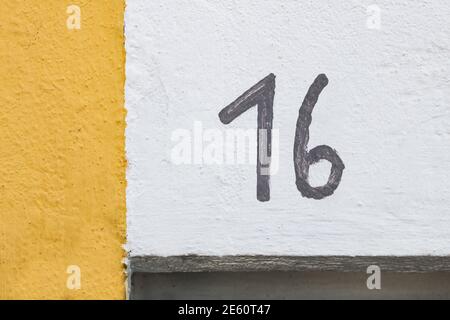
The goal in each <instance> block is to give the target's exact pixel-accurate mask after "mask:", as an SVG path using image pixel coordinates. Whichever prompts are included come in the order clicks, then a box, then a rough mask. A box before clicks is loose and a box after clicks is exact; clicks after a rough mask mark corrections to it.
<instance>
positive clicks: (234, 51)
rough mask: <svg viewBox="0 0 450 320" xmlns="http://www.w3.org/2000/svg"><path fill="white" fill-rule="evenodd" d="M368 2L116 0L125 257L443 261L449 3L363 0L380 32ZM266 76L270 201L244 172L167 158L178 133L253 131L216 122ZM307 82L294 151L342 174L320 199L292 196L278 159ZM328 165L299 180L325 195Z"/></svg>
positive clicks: (449, 218)
mask: <svg viewBox="0 0 450 320" xmlns="http://www.w3.org/2000/svg"><path fill="white" fill-rule="evenodd" d="M372 4H373V2H369V1H325V0H320V1H290V0H289V1H288V0H286V1H275V0H271V1H264V0H247V1H223V0H189V1H181V0H178V1H164V0H152V1H145V0H128V1H127V12H126V20H125V22H126V38H127V40H126V49H127V84H126V105H127V109H128V119H127V121H128V128H127V156H128V161H129V168H128V191H127V206H128V245H127V246H128V249H129V250H130V252H131V255H132V256H137V255H162V256H168V255H180V254H205V255H226V254H231V255H235V254H272V255H426V254H431V255H448V254H450V233H449V229H450V209H449V207H450V181H449V174H450V63H449V61H450V59H449V58H450V28H449V20H448V17H449V16H450V2H449V1H447V0H428V1H424V0H421V1H406V0H402V1H400V0H398V1H386V0H384V1H381V0H380V1H376V5H377V6H378V8H379V9H380V10H381V15H380V17H381V21H380V25H379V26H378V25H377V21H376V20H377V19H376V10H375V11H374V10H373V8H375V7H369V6H370V5H372ZM368 8H369V9H368ZM375 9H376V8H375ZM374 12H375V13H374ZM374 19H375V21H374ZM269 73H274V74H275V75H276V77H277V80H276V81H277V82H276V95H275V105H274V122H273V126H274V128H275V129H278V130H279V144H278V151H279V170H278V172H277V173H276V174H274V175H273V176H272V177H271V200H270V201H269V202H264V203H263V202H259V201H257V200H256V195H255V190H256V169H255V165H254V164H244V165H229V164H222V165H217V164H216V165H211V164H207V163H203V164H195V163H194V164H181V165H176V164H174V163H173V157H172V156H171V152H172V151H173V148H174V147H175V146H177V141H172V140H171V137H172V134H174V132H175V133H177V132H180V131H176V130H179V129H187V130H191V131H193V128H194V123H195V122H197V124H198V123H201V125H202V126H203V128H204V129H205V130H206V129H216V130H220V131H219V132H223V134H225V132H227V130H229V129H233V128H255V127H256V110H255V109H252V110H250V111H247V112H246V113H245V114H244V115H242V116H241V117H239V118H238V119H236V120H235V121H233V122H232V123H231V124H230V125H228V126H225V125H223V124H222V123H221V122H220V121H219V118H218V113H219V112H220V111H221V109H222V108H223V107H225V106H226V105H227V104H229V103H231V102H232V101H233V100H234V99H236V98H237V97H238V96H239V95H240V94H242V93H243V92H244V91H245V90H246V89H248V88H249V87H251V86H252V85H253V84H255V83H256V82H257V81H259V80H260V79H262V78H264V77H265V76H266V75H268V74H269ZM320 73H325V74H326V75H327V76H328V78H329V80H330V83H329V85H328V87H326V88H325V89H324V91H323V93H322V94H321V96H320V98H319V102H318V103H317V105H316V108H315V110H314V112H313V115H312V117H313V120H312V125H311V127H310V134H311V138H310V141H309V144H308V146H309V148H310V149H312V148H313V147H315V146H318V145H321V144H326V145H329V146H331V147H332V148H334V149H336V150H337V151H338V153H339V155H340V157H341V158H342V160H343V161H344V163H345V166H346V169H345V170H344V173H343V177H342V181H341V183H340V185H339V187H338V188H337V190H336V191H335V193H334V194H333V195H332V196H330V197H327V198H326V199H323V200H319V201H318V200H311V199H307V198H303V197H302V196H301V194H300V193H299V191H298V190H297V188H296V185H295V172H294V164H293V160H292V158H293V156H292V152H293V144H294V134H295V125H296V120H297V115H298V110H299V107H300V106H301V103H302V100H303V98H304V96H305V94H306V92H307V90H308V88H309V86H310V85H311V83H312V82H313V80H314V78H315V77H316V76H317V75H318V74H320ZM210 133H211V132H210ZM192 135H194V133H192ZM275 142H276V141H274V143H275ZM216 143H218V142H217V141H216ZM203 144H204V146H207V145H208V144H209V143H208V142H204V143H203ZM275 147H276V146H275ZM275 149H277V148H275ZM253 151H254V150H253ZM253 153H254V152H253ZM197 160H198V159H197ZM197 162H198V161H197ZM320 169H322V170H320ZM324 169H325V171H324ZM326 170H328V167H327V164H326V162H325V163H324V164H319V165H316V166H314V168H313V169H311V171H312V172H311V174H312V177H311V181H313V182H314V183H315V184H316V185H321V184H324V183H325V182H326V179H327V177H328V172H327V171H326Z"/></svg>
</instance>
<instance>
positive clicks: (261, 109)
mask: <svg viewBox="0 0 450 320" xmlns="http://www.w3.org/2000/svg"><path fill="white" fill-rule="evenodd" d="M274 96H275V75H274V74H269V75H268V76H267V77H265V78H264V79H262V80H261V81H260V82H258V83H257V84H255V85H254V86H253V87H251V88H250V89H248V90H247V91H246V92H244V94H243V95H241V96H240V97H239V98H237V99H236V100H235V101H234V102H232V103H231V104H229V105H228V106H227V107H225V108H224V109H223V110H222V111H220V113H219V118H220V121H222V123H224V124H229V123H230V122H232V121H233V120H234V119H236V118H237V117H239V116H240V115H241V114H243V113H244V112H246V111H247V110H249V109H250V108H252V107H254V106H256V105H257V106H258V131H257V136H258V138H257V139H258V150H257V153H258V155H257V157H258V158H257V160H256V161H257V162H256V175H257V178H256V179H257V180H256V198H257V199H258V200H259V201H269V200H270V158H271V156H272V123H273V99H274Z"/></svg>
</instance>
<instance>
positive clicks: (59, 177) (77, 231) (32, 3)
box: [0, 0, 126, 299]
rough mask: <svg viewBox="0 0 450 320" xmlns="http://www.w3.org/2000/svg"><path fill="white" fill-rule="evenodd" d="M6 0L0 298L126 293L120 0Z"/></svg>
mask: <svg viewBox="0 0 450 320" xmlns="http://www.w3.org/2000/svg"><path fill="white" fill-rule="evenodd" d="M71 4H75V5H78V6H79V7H80V8H81V29H80V30H69V29H68V28H67V24H66V20H67V17H68V14H67V13H66V10H67V7H68V6H69V5H71ZM1 6H2V8H1V10H0V146H1V148H0V159H1V166H0V240H1V241H0V298H2V299H13V298H14V299H36V298H44V299H91V298H92V299H97V298H99V299H123V298H124V297H125V288H124V281H125V277H124V270H123V265H122V258H123V256H124V251H123V249H122V244H123V243H124V242H125V210H126V209H125V187H126V186H125V185H126V182H125V169H126V161H125V156H124V154H125V153H124V144H125V141H124V129H125V110H124V81H125V75H124V63H125V53H124V44H123V42H124V37H123V21H124V19H123V14H124V1H123V0H90V1H89V0H77V1H62V0H45V1H43V0H9V1H3V2H2V5H1ZM69 265H77V266H79V267H80V270H81V288H80V289H79V290H76V289H69V288H68V287H67V283H66V282H67V278H68V276H69V275H68V274H67V273H66V270H67V268H68V266H69Z"/></svg>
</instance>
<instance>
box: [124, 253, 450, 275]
mask: <svg viewBox="0 0 450 320" xmlns="http://www.w3.org/2000/svg"><path fill="white" fill-rule="evenodd" d="M129 264H130V269H131V270H130V271H131V272H146V273H175V272H265V271H298V272H304V271H333V272H361V271H362V272H365V271H366V270H367V267H368V266H370V265H377V266H379V267H380V268H381V270H382V271H388V272H417V273H425V272H450V256H443V257H438V256H357V257H350V256H311V257H304V256H221V257H219V256H171V257H159V256H144V257H130V258H129Z"/></svg>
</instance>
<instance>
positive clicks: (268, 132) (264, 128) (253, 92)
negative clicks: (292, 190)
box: [219, 74, 345, 201]
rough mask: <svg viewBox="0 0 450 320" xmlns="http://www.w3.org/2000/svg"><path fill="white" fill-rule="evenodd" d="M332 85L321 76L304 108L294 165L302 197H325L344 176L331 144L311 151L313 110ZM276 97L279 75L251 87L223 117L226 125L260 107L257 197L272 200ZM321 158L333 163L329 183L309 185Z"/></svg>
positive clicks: (295, 148) (224, 111)
mask: <svg viewBox="0 0 450 320" xmlns="http://www.w3.org/2000/svg"><path fill="white" fill-rule="evenodd" d="M327 85H328V78H327V76H326V75H324V74H321V75H319V76H318V77H317V78H316V79H315V80H314V82H313V84H312V85H311V87H310V88H309V90H308V93H307V94H306V96H305V99H304V100H303V104H302V106H301V108H300V111H299V115H298V119H297V129H296V132H295V143H294V167H295V176H296V185H297V189H298V190H299V191H300V193H301V194H302V196H304V197H307V198H313V199H317V200H320V199H323V198H326V197H328V196H330V195H332V194H333V192H334V191H335V190H336V188H337V187H338V186H339V183H340V181H341V178H342V174H343V171H344V169H345V166H344V163H343V162H342V160H341V158H340V157H339V155H338V154H337V152H336V151H335V150H333V149H332V148H331V147H329V146H325V145H322V146H318V147H315V148H314V149H312V150H311V151H309V152H308V141H309V127H310V125H311V121H312V116H311V114H312V111H313V110H314V106H315V105H316V103H317V100H318V99H319V95H320V93H321V92H322V90H323V89H324V88H325V87H326V86H327ZM274 97H275V75H274V74H270V75H268V76H267V77H265V78H264V79H263V80H261V81H260V82H258V83H257V84H256V85H254V86H253V87H251V88H250V89H249V90H247V91H246V92H245V93H244V94H242V95H241V96H240V97H239V98H237V99H236V100H235V101H234V102H233V103H231V104H230V105H228V106H227V107H225V108H224V109H223V110H222V111H221V112H220V113H219V118H220V120H221V121H222V123H224V124H229V123H230V122H232V121H233V120H234V119H236V118H237V117H239V116H240V115H241V114H243V113H244V112H245V111H247V110H249V109H250V108H252V107H253V106H256V105H257V106H258V159H257V167H256V173H257V187H256V190H257V196H256V197H257V199H258V200H259V201H269V200H270V159H271V155H272V122H273V100H274ZM320 160H327V161H329V162H330V163H331V172H330V175H329V177H328V182H327V183H326V184H325V185H324V186H321V187H312V186H311V185H310V184H309V180H308V178H309V168H310V166H311V165H312V164H314V163H317V162H319V161H320Z"/></svg>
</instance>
